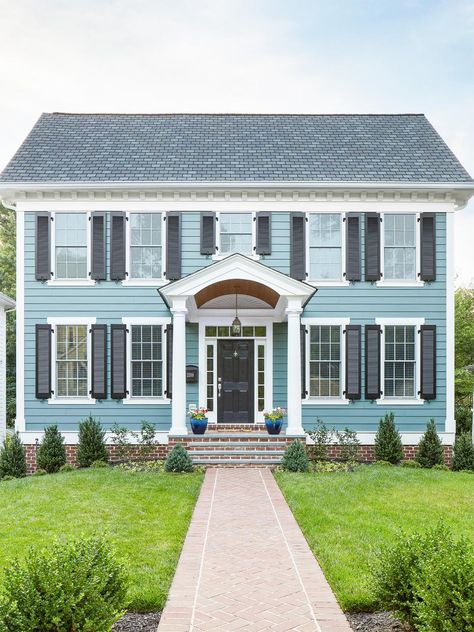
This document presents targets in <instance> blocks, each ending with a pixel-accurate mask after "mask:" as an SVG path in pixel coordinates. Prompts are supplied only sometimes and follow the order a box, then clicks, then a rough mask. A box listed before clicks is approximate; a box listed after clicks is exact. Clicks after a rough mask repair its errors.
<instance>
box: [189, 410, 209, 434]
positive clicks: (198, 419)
mask: <svg viewBox="0 0 474 632" xmlns="http://www.w3.org/2000/svg"><path fill="white" fill-rule="evenodd" d="M207 412H208V410H207V408H195V409H194V410H190V411H189V416H190V418H191V429H192V431H193V433H194V434H204V433H205V432H206V428H207V417H206V415H207Z"/></svg>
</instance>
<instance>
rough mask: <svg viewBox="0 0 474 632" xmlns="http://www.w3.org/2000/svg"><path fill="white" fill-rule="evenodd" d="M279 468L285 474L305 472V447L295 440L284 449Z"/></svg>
mask: <svg viewBox="0 0 474 632" xmlns="http://www.w3.org/2000/svg"><path fill="white" fill-rule="evenodd" d="M281 466H282V468H283V469H284V470H286V471H287V472H307V471H308V466H309V459H308V455H307V453H306V448H305V446H304V445H303V444H302V443H301V441H298V440H297V439H295V440H294V441H293V442H292V443H290V445H289V446H288V447H287V448H286V450H285V454H284V455H283V459H282V462H281Z"/></svg>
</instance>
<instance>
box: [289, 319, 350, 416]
mask: <svg viewBox="0 0 474 632" xmlns="http://www.w3.org/2000/svg"><path fill="white" fill-rule="evenodd" d="M350 323H351V320H350V318H316V317H308V318H302V319H301V324H302V325H304V326H305V327H311V325H316V326H322V327H328V326H333V327H334V326H335V327H337V326H339V327H340V329H341V374H340V382H341V386H340V390H341V392H340V395H339V396H337V397H316V396H314V395H313V396H310V394H309V379H310V367H309V365H310V363H309V358H310V333H309V330H308V333H307V334H306V339H305V352H306V361H305V383H306V386H307V395H306V397H305V398H302V401H301V403H302V405H314V404H319V405H321V406H326V405H330V406H331V405H336V406H341V405H342V406H345V405H347V404H349V402H350V400H348V399H347V398H346V397H345V396H344V392H345V390H346V335H345V334H344V333H343V332H344V328H345V327H347V325H350Z"/></svg>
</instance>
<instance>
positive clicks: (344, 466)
mask: <svg viewBox="0 0 474 632" xmlns="http://www.w3.org/2000/svg"><path fill="white" fill-rule="evenodd" d="M311 466H312V467H311V469H312V470H313V472H317V473H318V474H326V473H331V472H350V471H352V470H353V469H354V468H353V466H352V464H351V463H346V462H344V463H337V462H335V461H313V462H312V464H311Z"/></svg>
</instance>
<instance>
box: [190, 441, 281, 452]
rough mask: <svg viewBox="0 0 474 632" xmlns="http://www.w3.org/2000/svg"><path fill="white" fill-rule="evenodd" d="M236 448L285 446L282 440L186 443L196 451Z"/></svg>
mask: <svg viewBox="0 0 474 632" xmlns="http://www.w3.org/2000/svg"><path fill="white" fill-rule="evenodd" d="M236 448H245V449H247V448H249V449H252V448H258V449H261V450H281V449H284V448H286V444H285V443H284V442H283V441H200V442H196V443H194V442H191V443H188V445H187V449H188V450H192V451H196V450H201V449H211V450H212V449H216V450H233V449H236Z"/></svg>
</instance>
